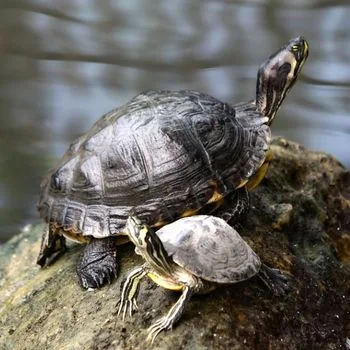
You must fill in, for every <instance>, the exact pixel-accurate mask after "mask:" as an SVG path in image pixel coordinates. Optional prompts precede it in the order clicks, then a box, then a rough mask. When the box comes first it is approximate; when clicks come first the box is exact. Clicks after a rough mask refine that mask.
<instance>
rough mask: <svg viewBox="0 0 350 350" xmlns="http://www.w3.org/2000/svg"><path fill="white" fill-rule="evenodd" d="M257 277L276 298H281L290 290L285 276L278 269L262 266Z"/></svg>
mask: <svg viewBox="0 0 350 350" xmlns="http://www.w3.org/2000/svg"><path fill="white" fill-rule="evenodd" d="M258 277H259V278H260V279H261V281H262V282H263V283H264V284H265V285H266V286H267V287H268V288H269V289H270V290H271V291H272V292H273V294H274V295H276V296H283V295H285V294H286V293H287V292H288V291H289V290H290V287H289V286H288V284H287V282H288V278H287V276H285V275H284V274H283V273H282V272H281V271H280V270H278V269H272V268H271V267H268V266H267V265H265V264H262V265H261V268H260V271H259V273H258Z"/></svg>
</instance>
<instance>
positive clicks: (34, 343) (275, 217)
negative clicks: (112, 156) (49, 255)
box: [0, 138, 350, 350]
mask: <svg viewBox="0 0 350 350" xmlns="http://www.w3.org/2000/svg"><path fill="white" fill-rule="evenodd" d="M272 150H273V154H274V160H273V162H272V164H271V166H270V169H269V171H268V173H267V176H266V178H265V179H264V181H263V182H262V184H261V186H260V187H259V188H258V189H256V190H255V191H254V192H253V193H252V197H253V198H252V204H253V205H252V209H251V211H250V213H249V216H248V219H247V222H246V224H244V225H242V227H241V228H240V233H241V235H242V236H243V237H244V238H245V239H246V240H247V241H248V242H249V244H251V246H252V247H253V248H254V249H255V251H256V252H257V253H258V254H259V255H260V257H261V258H262V260H263V261H264V262H266V263H267V264H269V265H270V266H273V267H278V268H280V269H281V270H283V271H284V272H285V273H286V274H287V275H289V276H290V279H291V282H290V284H291V286H292V290H291V291H290V293H289V294H288V295H287V296H286V297H283V298H277V297H274V296H272V295H271V294H270V292H269V291H268V290H266V289H265V288H264V286H263V285H262V284H261V283H260V282H259V281H258V279H256V278H253V279H251V280H249V281H246V282H242V283H239V284H236V285H233V286H228V287H223V288H220V289H217V290H216V291H214V292H213V293H211V294H209V295H205V296H195V297H193V299H192V301H191V302H190V304H189V306H188V307H187V308H186V311H185V314H184V316H183V317H182V319H181V320H180V322H179V324H178V325H177V326H176V327H175V328H174V330H173V331H171V332H165V333H162V334H161V335H160V336H159V337H158V338H157V340H156V342H155V344H154V345H153V348H155V349H157V348H159V349H167V348H169V349H184V348H188V349H341V348H344V349H345V348H346V339H347V337H348V338H350V307H349V296H350V282H349V281H350V174H349V172H348V171H346V169H344V167H343V166H342V165H341V164H340V163H339V162H338V161H337V160H335V159H334V158H333V157H331V156H328V155H326V154H324V153H315V152H311V151H308V150H306V149H304V148H303V147H301V146H300V145H298V144H296V143H293V142H290V141H287V140H285V139H282V138H277V139H275V140H274V142H273V145H272ZM41 230H42V226H41V225H37V226H30V227H26V228H25V229H24V230H23V232H22V233H20V234H19V235H18V236H16V237H14V238H13V239H12V240H11V241H9V242H8V243H6V244H4V245H3V246H2V247H1V248H0V287H1V289H0V348H1V349H21V350H24V349H28V350H29V349H36V350H40V349H48V348H50V349H144V348H145V347H146V344H145V337H146V335H147V328H148V327H149V326H150V325H151V324H152V323H153V322H154V321H155V320H156V319H157V318H158V317H160V316H161V315H164V314H165V313H166V312H167V311H168V309H169V308H170V306H171V305H172V304H173V303H174V302H175V300H176V299H177V297H178V294H176V293H172V292H169V291H165V290H163V289H162V288H160V287H158V286H155V285H154V284H153V283H152V282H150V281H149V280H147V279H146V280H145V281H144V282H143V283H142V287H141V292H140V298H139V305H140V309H139V311H138V312H137V313H135V314H134V317H133V318H132V319H127V320H126V321H125V322H123V321H122V320H121V319H120V318H118V317H117V316H116V304H117V301H118V298H119V292H120V283H121V281H122V278H118V279H117V280H116V281H115V282H113V283H112V284H111V285H107V286H105V287H103V288H102V289H101V290H97V291H94V292H87V291H84V290H82V289H81V288H80V287H79V285H78V281H77V276H76V273H75V266H76V263H77V259H78V255H79V252H80V250H81V246H78V245H73V244H72V245H71V247H70V249H69V251H68V253H66V255H65V256H64V257H62V258H60V259H59V260H58V261H57V262H56V263H55V264H54V265H52V266H50V267H48V268H45V269H40V268H39V267H38V266H36V265H35V260H36V256H37V254H38V251H39V246H40V237H41ZM140 263H141V259H140V257H137V256H136V255H135V254H134V253H133V247H132V246H131V244H128V245H125V246H122V247H120V264H121V269H120V275H124V274H125V273H126V271H127V270H128V269H130V268H132V267H133V266H135V265H138V264H140Z"/></svg>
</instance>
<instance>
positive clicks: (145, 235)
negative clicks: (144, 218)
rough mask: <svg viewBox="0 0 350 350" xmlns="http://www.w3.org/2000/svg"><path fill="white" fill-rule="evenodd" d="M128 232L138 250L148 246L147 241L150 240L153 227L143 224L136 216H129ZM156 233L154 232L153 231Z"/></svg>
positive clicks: (127, 222)
mask: <svg viewBox="0 0 350 350" xmlns="http://www.w3.org/2000/svg"><path fill="white" fill-rule="evenodd" d="M126 233H127V234H128V236H129V238H130V240H131V242H132V243H134V244H135V247H136V248H138V250H139V251H140V250H141V251H142V250H143V249H145V248H146V245H147V242H149V241H150V236H151V235H152V233H153V232H152V229H151V228H150V227H149V226H147V225H145V224H143V223H142V222H141V220H140V219H139V218H138V217H136V216H129V217H128V219H127V221H126ZM153 234H154V233H153Z"/></svg>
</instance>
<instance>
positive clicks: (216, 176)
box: [38, 37, 308, 288]
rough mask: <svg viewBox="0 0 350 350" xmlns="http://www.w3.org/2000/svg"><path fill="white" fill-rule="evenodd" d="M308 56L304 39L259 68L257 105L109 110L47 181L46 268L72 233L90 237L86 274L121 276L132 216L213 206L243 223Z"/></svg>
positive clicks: (160, 95) (163, 100)
mask: <svg viewBox="0 0 350 350" xmlns="http://www.w3.org/2000/svg"><path fill="white" fill-rule="evenodd" d="M307 55H308V45H307V42H306V41H305V39H303V38H301V37H298V38H295V39H292V40H291V41H289V42H288V43H287V44H286V45H285V46H283V47H282V48H281V49H280V50H278V51H277V52H276V53H275V54H273V55H272V56H271V57H270V58H269V59H268V60H267V61H266V62H265V63H264V64H263V65H262V66H261V67H260V69H259V71H258V77H257V92H256V100H255V101H251V102H248V103H240V104H238V105H234V106H233V105H231V104H228V103H224V102H221V101H219V100H217V99H215V98H214V97H211V96H209V95H206V94H203V93H200V92H196V91H188V90H184V91H149V92H145V93H142V94H140V95H138V96H136V97H135V98H133V99H132V100H131V101H130V102H128V103H127V104H125V105H124V106H122V107H119V108H118V109H115V110H113V111H111V112H109V113H107V114H106V115H104V116H103V117H102V118H101V119H100V120H99V121H97V122H96V123H95V125H94V126H93V127H92V128H91V129H90V130H89V131H88V132H86V133H85V134H84V135H83V136H82V137H80V138H79V139H78V140H77V141H76V142H74V143H73V144H72V145H71V146H70V148H69V150H68V151H67V152H66V154H65V155H64V156H63V158H62V160H61V161H60V162H59V164H58V165H57V166H56V167H55V168H54V169H52V170H51V171H50V172H49V174H48V176H47V177H46V178H45V179H44V180H43V182H42V185H41V193H40V201H39V204H38V210H39V212H40V215H41V217H42V218H43V219H44V221H45V222H46V223H47V226H46V230H45V233H44V235H43V239H42V245H41V250H40V253H39V257H38V264H40V265H41V266H44V265H47V264H49V263H51V262H52V261H54V260H55V259H56V258H57V257H58V256H59V255H61V254H62V253H63V252H64V251H65V238H64V237H68V238H70V239H73V240H76V241H79V242H86V243H88V245H87V247H86V248H85V250H84V252H83V254H82V256H81V259H80V261H79V263H78V276H79V280H80V283H81V285H82V286H83V287H85V288H97V287H99V286H101V285H102V284H103V283H104V282H105V281H106V280H108V281H110V280H111V279H112V277H113V276H114V275H115V274H116V269H117V264H116V249H117V248H116V240H115V237H116V236H122V235H123V227H124V225H125V220H126V219H127V217H128V216H129V215H130V214H133V215H137V216H138V217H139V218H140V219H141V220H142V221H143V222H145V223H147V224H149V225H150V226H153V227H161V226H163V225H164V224H166V223H169V222H172V221H174V220H176V219H178V218H180V217H186V216H191V215H194V214H198V213H211V212H214V211H215V214H216V215H218V216H220V217H223V218H224V219H225V220H226V221H233V222H235V221H237V220H238V219H239V217H240V216H241V215H242V213H244V212H245V211H246V209H247V208H248V202H249V198H248V194H247V189H251V188H253V187H255V186H256V185H257V184H258V183H259V182H260V181H261V179H262V178H263V176H264V174H265V172H266V169H267V164H268V162H269V161H270V156H269V153H268V149H269V143H270V128H269V125H270V124H271V122H272V121H273V119H274V116H275V114H276V112H277V110H278V108H279V106H280V104H281V102H282V101H283V99H284V97H285V96H286V94H287V92H288V91H289V89H290V88H291V86H292V85H293V84H294V82H295V81H296V79H297V76H298V74H299V72H300V69H301V67H302V66H303V64H304V62H305V60H306V58H307ZM219 207H221V208H220V209H219V211H218V210H217V209H218V208H219Z"/></svg>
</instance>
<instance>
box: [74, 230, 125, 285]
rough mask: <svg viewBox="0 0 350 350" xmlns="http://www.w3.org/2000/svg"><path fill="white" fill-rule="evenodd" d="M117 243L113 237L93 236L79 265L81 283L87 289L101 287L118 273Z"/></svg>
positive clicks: (78, 271)
mask: <svg viewBox="0 0 350 350" xmlns="http://www.w3.org/2000/svg"><path fill="white" fill-rule="evenodd" d="M117 268H118V264H117V244H116V240H115V238H113V237H106V238H101V239H96V238H92V239H91V241H90V242H89V244H88V245H87V246H86V247H85V249H84V251H83V253H82V255H81V256H80V259H79V261H78V265H77V273H78V277H79V282H80V285H81V286H82V287H83V288H86V289H89V288H91V289H96V288H100V287H101V286H102V285H103V284H104V283H105V282H108V283H111V282H112V280H113V278H114V277H115V276H116V275H117Z"/></svg>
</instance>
